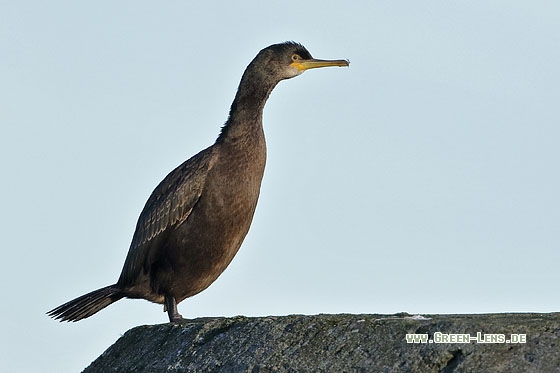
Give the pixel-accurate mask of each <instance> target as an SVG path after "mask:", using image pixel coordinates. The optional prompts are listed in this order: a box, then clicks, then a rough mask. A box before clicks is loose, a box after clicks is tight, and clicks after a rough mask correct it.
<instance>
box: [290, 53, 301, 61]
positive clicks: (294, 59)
mask: <svg viewBox="0 0 560 373" xmlns="http://www.w3.org/2000/svg"><path fill="white" fill-rule="evenodd" d="M299 60H301V57H300V56H299V54H292V61H294V62H295V61H299Z"/></svg>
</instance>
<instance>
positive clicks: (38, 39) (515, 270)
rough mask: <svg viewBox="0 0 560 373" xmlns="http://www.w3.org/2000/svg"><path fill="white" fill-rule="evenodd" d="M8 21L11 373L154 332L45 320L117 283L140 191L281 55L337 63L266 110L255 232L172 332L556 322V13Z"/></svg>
mask: <svg viewBox="0 0 560 373" xmlns="http://www.w3.org/2000/svg"><path fill="white" fill-rule="evenodd" d="M0 18H1V19H2V20H1V22H0V50H1V51H2V52H1V53H2V57H1V58H0V85H1V87H2V88H1V89H0V105H1V109H0V123H2V136H1V137H0V141H1V147H0V152H1V154H0V155H1V156H0V159H1V161H0V162H2V165H1V166H2V170H3V182H2V183H1V184H0V188H1V195H2V206H3V208H2V210H3V213H2V214H0V218H1V219H2V220H1V224H0V226H1V227H2V233H3V234H2V235H3V237H4V238H5V239H4V243H3V253H4V260H3V264H4V269H3V270H2V271H1V272H0V273H1V274H0V276H1V278H0V279H1V280H2V283H3V284H4V295H3V300H2V302H1V303H0V304H1V309H2V316H3V319H4V320H5V323H4V325H5V333H4V338H2V342H0V343H1V344H2V346H1V349H2V351H3V353H2V356H1V357H0V366H2V367H3V368H5V369H6V371H30V372H31V371H38V370H41V371H52V372H55V371H57V372H60V371H79V370H81V369H83V368H84V367H85V366H86V365H87V364H89V363H90V362H91V361H92V360H93V359H94V358H95V357H97V356H98V355H99V354H100V353H101V352H103V351H104V350H105V349H106V348H107V347H108V346H109V345H110V344H112V343H113V342H114V341H115V340H116V339H117V338H118V337H119V336H120V334H122V333H124V332H125V331H126V330H128V329H130V328H131V327H134V326H137V325H143V324H153V323H163V322H166V321H167V316H166V315H165V314H164V313H163V312H162V309H163V308H162V307H161V306H159V305H155V304H151V303H148V302H146V301H134V300H123V301H120V302H118V303H116V304H114V305H112V306H111V307H109V308H107V309H106V310H103V311H102V312H100V313H99V314H97V315H95V316H94V317H92V318H90V319H87V320H84V321H82V322H79V323H76V324H60V323H58V322H55V321H53V320H51V319H49V318H48V317H47V316H45V315H44V313H45V312H46V311H48V310H49V309H51V308H53V307H55V306H57V305H59V304H61V303H63V302H66V301H68V300H70V299H72V298H74V297H76V296H79V295H82V294H84V293H86V292H89V291H91V290H94V289H97V288H99V287H101V286H105V285H109V284H110V283H113V282H115V281H116V280H117V278H118V275H119V273H120V270H121V266H122V264H123V262H124V259H125V256H126V253H127V251H128V245H129V243H130V240H131V238H132V233H133V230H134V226H135V224H136V219H137V217H138V215H139V213H140V211H141V209H142V207H143V205H144V203H145V201H146V199H147V198H148V196H149V194H150V192H151V191H152V190H153V188H154V187H155V186H156V185H157V184H158V183H159V181H160V180H161V179H162V178H163V177H164V176H165V175H166V174H167V173H168V172H169V171H171V170H172V169H173V168H174V167H176V166H177V165H178V164H180V163H181V162H183V161H184V160H185V159H187V158H189V157H190V156H192V155H193V154H195V153H196V152H198V151H199V150H201V149H203V148H205V147H207V146H208V145H210V144H211V143H212V142H213V141H214V140H215V138H216V136H217V135H218V133H219V130H220V127H221V125H222V124H223V123H224V121H225V120H226V117H227V113H228V110H229V105H230V104H231V101H232V99H233V97H234V95H235V90H236V88H237V84H238V82H239V79H240V78H241V74H242V73H243V70H244V69H245V67H246V66H247V64H248V63H249V62H250V61H251V59H252V58H253V57H254V56H255V55H256V53H257V52H258V51H259V50H260V49H261V48H263V47H266V46H268V45H270V44H273V43H277V42H281V41H285V40H295V41H298V42H301V43H303V44H304V45H305V46H306V47H307V48H308V49H309V50H310V52H311V53H312V54H313V56H314V57H317V58H348V59H350V61H351V65H350V67H349V68H348V69H338V68H330V69H321V70H316V71H309V72H306V73H305V74H303V75H302V76H300V77H298V78H294V79H292V80H288V81H284V82H281V83H280V84H279V85H278V87H277V88H276V90H275V91H274V92H273V93H272V95H271V97H270V100H269V102H268V104H267V106H266V108H265V114H264V122H265V133H266V136H267V141H268V163H267V169H266V172H265V178H264V181H263V186H262V190H261V199H260V201H259V206H258V208H257V212H256V215H255V219H254V222H253V225H252V228H251V231H250V232H249V235H248V236H247V238H246V240H245V243H244V245H243V246H242V248H241V250H240V252H239V253H238V255H237V257H236V258H235V259H234V261H233V263H232V264H231V265H230V267H229V268H228V269H227V270H226V272H225V273H224V274H223V275H222V276H221V277H220V278H219V279H218V281H217V282H216V283H215V284H213V285H212V286H211V287H210V288H209V289H208V290H207V291H205V292H203V293H201V294H200V295H197V296H196V297H194V298H191V299H187V300H185V301H184V302H183V303H181V304H180V305H179V311H180V312H181V313H182V314H183V316H185V317H188V318H194V317H200V316H221V315H225V316H232V315H238V314H243V315H248V316H254V315H271V314H272V315H283V314H292V313H305V314H315V313H338V312H350V313H394V312H401V311H406V312H409V313H483V312H551V311H558V310H559V309H560V300H559V298H558V296H557V295H556V294H557V292H558V290H557V287H558V283H559V280H560V274H559V271H558V269H557V267H558V263H559V262H560V239H559V232H560V223H559V222H560V197H559V193H558V191H559V190H560V176H559V172H558V162H559V160H560V147H559V146H558V143H559V139H560V127H559V125H560V105H559V104H558V102H559V98H560V94H559V88H558V87H559V86H560V49H559V48H558V46H559V45H560V5H558V3H557V2H552V1H537V2H525V1H492V2H486V1H484V2H482V1H480V2H458V1H426V2H421V3H420V2H413V1H404V2H379V1H368V2H365V1H364V2H354V3H353V4H349V3H347V2H346V3H345V2H325V1H308V2H299V1H298V2H296V1H288V2H275V3H270V2H267V3H263V2H257V1H250V2H241V3H239V2H230V3H224V4H222V3H218V2H197V3H193V4H191V3H186V2H179V1H171V2H165V3H164V4H162V3H157V4H156V3H153V2H145V1H134V2H133V1H126V2H118V3H115V2H108V1H96V2H91V3H89V4H84V3H83V2H70V1H68V2H62V1H58V2H38V1H29V2H25V3H22V2H3V3H2V5H0ZM403 338H404V336H403ZM30 354H32V355H33V359H30V358H29V356H30Z"/></svg>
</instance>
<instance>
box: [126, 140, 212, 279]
mask: <svg viewBox="0 0 560 373" xmlns="http://www.w3.org/2000/svg"><path fill="white" fill-rule="evenodd" d="M213 154H214V153H213V152H212V147H210V148H207V149H206V150H203V151H202V152H200V153H198V154H197V155H195V156H194V157H192V158H190V159H189V160H187V161H185V162H184V163H183V164H181V165H180V166H179V167H177V168H176V169H174V170H173V171H171V172H170V173H169V175H167V176H166V177H165V178H164V179H163V180H162V181H161V183H160V184H159V185H158V186H157V187H156V188H155V189H154V191H153V192H152V194H151V196H150V198H148V201H147V202H146V205H145V206H144V209H143V210H142V212H141V213H140V217H139V218H138V223H137V224H136V230H135V232H134V236H133V238H132V243H131V244H130V249H129V251H128V255H127V257H126V261H125V263H124V267H123V271H122V273H121V276H120V278H119V284H121V285H128V284H131V283H132V282H133V281H134V280H135V278H136V277H137V276H138V275H139V274H140V271H141V270H142V269H143V267H144V263H145V261H146V258H147V257H148V255H150V251H153V250H158V245H157V242H158V239H159V238H162V236H164V235H165V232H166V231H167V230H168V229H170V228H173V227H174V226H177V225H179V224H181V223H182V222H184V221H185V220H186V219H187V218H188V216H189V214H190V213H191V211H192V209H193V207H194V206H195V204H196V202H197V201H198V199H199V198H200V196H201V194H202V190H203V188H204V183H205V182H206V176H207V175H208V171H209V170H210V168H211V166H212V158H213Z"/></svg>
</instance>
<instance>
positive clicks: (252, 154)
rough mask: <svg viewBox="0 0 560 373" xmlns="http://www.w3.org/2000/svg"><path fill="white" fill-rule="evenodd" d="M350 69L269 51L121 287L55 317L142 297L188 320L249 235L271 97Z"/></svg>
mask: <svg viewBox="0 0 560 373" xmlns="http://www.w3.org/2000/svg"><path fill="white" fill-rule="evenodd" d="M348 65H349V62H348V61H347V60H317V59H314V58H313V57H311V54H310V53H309V52H308V51H307V49H305V47H303V46H302V45H301V44H297V43H294V42H286V43H281V44H275V45H271V46H269V47H267V48H264V49H263V50H261V51H260V52H259V54H257V56H256V57H255V58H254V59H253V61H252V62H251V63H250V64H249V66H247V69H246V70H245V72H244V73H243V77H242V78H241V83H239V88H238V90H237V94H236V95H235V99H234V100H233V103H232V105H231V109H230V112H229V118H228V120H227V122H226V123H225V125H224V126H223V127H222V130H221V133H220V135H219V136H218V138H217V140H216V142H215V143H214V144H213V145H212V146H210V147H209V148H207V149H204V150H203V151H201V152H200V153H198V154H197V155H195V156H194V157H192V158H190V159H189V160H187V161H186V162H184V163H183V164H181V165H180V166H179V167H177V168H176V169H175V170H173V171H172V172H171V173H170V174H169V175H167V176H166V177H165V179H163V181H162V182H161V183H160V184H159V185H158V186H157V187H156V189H155V190H154V191H153V192H152V195H151V196H150V198H149V199H148V202H146V205H145V206H144V209H143V210H142V212H141V213H140V217H139V219H138V223H137V224H136V231H135V232H134V236H133V237H132V243H131V244H130V249H129V251H128V255H127V257H126V261H125V263H124V267H123V269H122V273H121V275H120V277H119V280H118V281H117V283H116V284H114V285H110V286H107V287H104V288H101V289H99V290H95V291H92V292H91V293H88V294H86V295H83V296H81V297H79V298H76V299H74V300H71V301H69V302H67V303H65V304H63V305H61V306H59V307H57V308H55V309H53V310H52V311H49V312H48V315H50V316H52V317H54V318H55V319H59V320H60V321H78V320H82V319H85V318H86V317H89V316H91V315H93V314H94V313H96V312H98V311H100V310H101V309H103V308H105V307H107V306H108V305H110V304H111V303H113V302H116V301H118V300H119V299H121V298H141V299H146V300H149V301H151V302H155V303H160V304H164V311H167V313H168V315H169V321H171V322H177V321H180V320H182V316H181V315H180V314H179V312H178V311H177V304H178V303H179V302H181V301H182V300H183V299H185V298H188V297H191V296H193V295H195V294H198V293H200V292H201V291H203V290H204V289H206V288H207V287H208V286H210V284H212V283H213V282H214V281H215V280H216V279H217V278H218V276H219V275H220V274H221V273H222V272H223V271H224V270H225V269H226V267H227V266H228V265H229V263H230V262H231V261H232V259H233V257H234V256H235V254H236V253H237V250H238V249H239V247H240V246H241V243H242V242H243V239H244V238H245V235H246V234H247V232H248V231H249V226H250V225H251V221H252V220H253V214H254V212H255V208H256V206H257V200H258V198H259V192H260V187H261V180H262V177H263V172H264V167H265V162H266V143H265V138H264V132H263V126H262V115H263V108H264V105H265V102H266V100H267V99H268V96H269V95H270V93H271V92H272V90H273V89H274V87H275V86H276V84H278V82H280V81H281V80H284V79H289V78H293V77H294V76H297V75H300V74H301V73H302V72H304V71H305V70H308V69H313V68H318V67H327V66H348Z"/></svg>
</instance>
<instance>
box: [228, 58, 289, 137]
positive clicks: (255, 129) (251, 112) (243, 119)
mask: <svg viewBox="0 0 560 373" xmlns="http://www.w3.org/2000/svg"><path fill="white" fill-rule="evenodd" d="M247 70H250V69H247ZM277 83H278V82H272V81H268V80H266V79H263V78H262V76H259V75H258V74H253V73H251V71H245V73H244V74H243V78H242V79H241V83H239V88H238V90H237V94H236V95H235V99H234V100H233V103H232V104H231V109H230V112H229V118H228V120H227V122H226V124H225V125H224V127H223V128H222V132H221V133H220V136H219V137H218V140H217V141H218V142H219V141H235V140H240V139H243V138H251V137H253V136H252V135H254V134H257V133H258V134H260V133H262V131H263V129H262V115H263V109H264V105H265V103H266V100H267V99H268V96H270V93H271V92H272V90H273V89H274V87H275V86H276V84H277Z"/></svg>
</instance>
